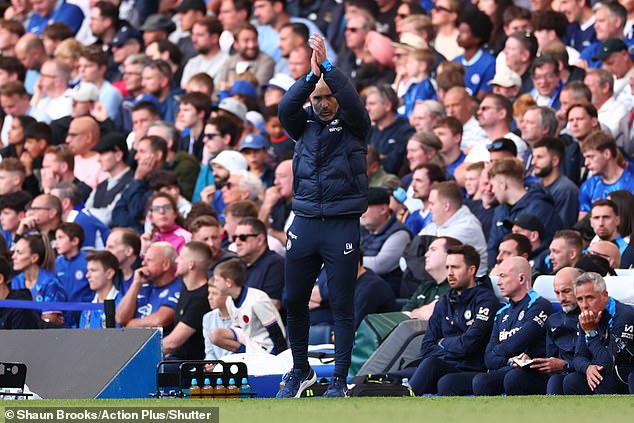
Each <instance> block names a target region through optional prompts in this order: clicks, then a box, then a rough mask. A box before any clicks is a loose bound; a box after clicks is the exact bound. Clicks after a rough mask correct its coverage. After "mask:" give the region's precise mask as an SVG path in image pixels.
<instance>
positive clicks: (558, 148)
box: [533, 137, 566, 163]
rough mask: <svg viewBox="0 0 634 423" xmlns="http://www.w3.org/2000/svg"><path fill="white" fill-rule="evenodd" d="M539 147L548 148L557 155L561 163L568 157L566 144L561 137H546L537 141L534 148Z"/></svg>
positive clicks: (550, 152) (552, 153)
mask: <svg viewBox="0 0 634 423" xmlns="http://www.w3.org/2000/svg"><path fill="white" fill-rule="evenodd" d="M539 147H544V148H545V149H546V150H548V153H549V154H551V155H553V156H557V157H558V158H559V162H560V163H561V162H562V161H563V160H564V157H566V146H565V145H564V142H563V141H562V140H560V139H559V138H555V137H544V138H542V139H541V140H539V141H537V142H536V143H535V146H534V147H533V149H535V148H539Z"/></svg>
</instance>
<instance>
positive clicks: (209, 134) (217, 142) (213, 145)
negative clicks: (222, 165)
mask: <svg viewBox="0 0 634 423" xmlns="http://www.w3.org/2000/svg"><path fill="white" fill-rule="evenodd" d="M204 134H205V136H204V139H203V142H204V143H205V150H206V151H207V153H209V154H210V155H211V156H215V155H216V154H218V153H220V152H221V151H222V150H224V148H225V146H226V145H225V143H224V141H223V140H224V138H223V136H222V135H221V134H220V132H219V131H218V128H216V125H212V124H209V123H208V124H207V125H205V131H204Z"/></svg>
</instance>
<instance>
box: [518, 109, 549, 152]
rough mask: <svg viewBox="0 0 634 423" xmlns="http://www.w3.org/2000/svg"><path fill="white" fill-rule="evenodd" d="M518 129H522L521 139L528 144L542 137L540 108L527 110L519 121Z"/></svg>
mask: <svg viewBox="0 0 634 423" xmlns="http://www.w3.org/2000/svg"><path fill="white" fill-rule="evenodd" d="M520 129H521V130H522V139H523V140H524V141H526V142H527V143H528V144H530V145H533V144H535V143H536V142H537V141H539V140H540V139H542V137H543V136H544V128H543V126H542V118H541V112H540V110H539V109H529V110H527V111H526V113H524V117H523V118H522V120H521V122H520Z"/></svg>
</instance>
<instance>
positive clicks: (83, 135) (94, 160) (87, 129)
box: [66, 116, 108, 189]
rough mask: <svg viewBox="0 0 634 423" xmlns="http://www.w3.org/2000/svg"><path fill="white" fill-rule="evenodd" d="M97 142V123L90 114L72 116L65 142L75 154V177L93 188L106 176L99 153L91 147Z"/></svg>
mask: <svg viewBox="0 0 634 423" xmlns="http://www.w3.org/2000/svg"><path fill="white" fill-rule="evenodd" d="M98 142H99V125H98V124H97V121H95V119H93V118H92V117H90V116H82V117H77V118H74V119H73V120H72V121H71V122H70V126H69V127H68V135H66V144H67V145H68V148H69V149H70V151H71V152H72V153H73V154H74V155H75V164H74V166H73V171H74V174H75V177H76V178H77V179H79V180H80V181H82V182H84V183H86V184H87V185H88V186H89V187H90V188H91V189H95V187H96V186H97V185H99V183H101V182H103V181H105V180H106V179H107V178H108V174H107V173H106V172H105V171H104V170H103V169H102V168H101V162H100V161H99V154H97V152H96V151H94V150H93V148H94V147H95V146H96V145H97V143H98Z"/></svg>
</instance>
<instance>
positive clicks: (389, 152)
mask: <svg viewBox="0 0 634 423" xmlns="http://www.w3.org/2000/svg"><path fill="white" fill-rule="evenodd" d="M414 132H416V130H415V129H414V128H413V127H412V126H411V125H410V124H409V122H408V121H407V119H404V118H402V117H397V118H396V120H395V121H394V122H392V123H391V124H390V125H388V126H387V127H385V128H383V129H382V130H381V129H379V128H378V127H377V126H376V125H373V126H372V128H371V129H370V133H369V134H368V144H370V145H372V146H374V148H376V151H377V153H379V155H380V156H381V166H383V169H385V171H386V172H388V173H392V174H394V175H398V174H399V173H400V171H401V166H403V161H404V160H405V156H406V149H405V148H406V146H407V141H408V140H409V138H410V137H411V136H412V135H413V134H414Z"/></svg>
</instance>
